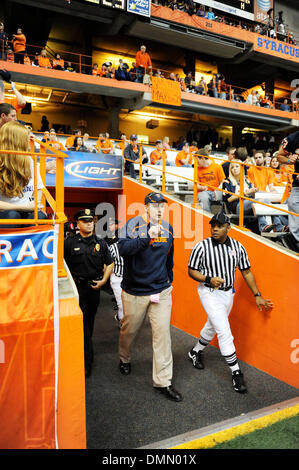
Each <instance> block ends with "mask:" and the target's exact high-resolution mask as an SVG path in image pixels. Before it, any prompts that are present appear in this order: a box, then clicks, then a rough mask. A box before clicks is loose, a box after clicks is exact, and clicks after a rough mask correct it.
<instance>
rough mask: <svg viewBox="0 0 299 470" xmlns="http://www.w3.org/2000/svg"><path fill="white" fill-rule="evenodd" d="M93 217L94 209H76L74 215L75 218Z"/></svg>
mask: <svg viewBox="0 0 299 470" xmlns="http://www.w3.org/2000/svg"><path fill="white" fill-rule="evenodd" d="M93 218H94V211H93V210H92V209H82V210H80V211H78V212H77V213H76V214H75V216H74V219H75V220H82V219H89V220H92V219H93Z"/></svg>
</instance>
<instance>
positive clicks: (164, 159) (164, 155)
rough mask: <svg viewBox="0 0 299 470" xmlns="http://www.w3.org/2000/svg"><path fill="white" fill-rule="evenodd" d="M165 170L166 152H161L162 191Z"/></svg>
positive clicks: (163, 188)
mask: <svg viewBox="0 0 299 470" xmlns="http://www.w3.org/2000/svg"><path fill="white" fill-rule="evenodd" d="M165 170H166V153H165V152H162V193H163V194H164V193H165V181H166V177H165Z"/></svg>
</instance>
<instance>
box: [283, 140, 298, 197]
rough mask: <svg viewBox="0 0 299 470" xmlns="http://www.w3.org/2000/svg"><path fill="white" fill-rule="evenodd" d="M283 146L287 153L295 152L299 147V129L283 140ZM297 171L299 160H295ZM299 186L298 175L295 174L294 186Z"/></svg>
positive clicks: (296, 171)
mask: <svg viewBox="0 0 299 470" xmlns="http://www.w3.org/2000/svg"><path fill="white" fill-rule="evenodd" d="M282 148H283V150H284V152H285V154H286V155H289V154H294V153H295V152H296V150H298V149H299V131H297V132H293V134H290V135H288V136H287V137H286V138H285V139H283V141H282ZM298 156H299V155H298ZM295 173H299V160H297V161H296V162H295ZM294 187H299V180H297V175H293V188H294Z"/></svg>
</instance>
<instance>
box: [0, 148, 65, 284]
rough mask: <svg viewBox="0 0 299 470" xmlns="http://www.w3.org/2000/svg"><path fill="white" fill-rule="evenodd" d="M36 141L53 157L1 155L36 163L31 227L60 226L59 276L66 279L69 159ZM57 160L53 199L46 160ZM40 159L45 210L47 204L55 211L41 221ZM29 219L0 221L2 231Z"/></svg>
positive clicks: (47, 155)
mask: <svg viewBox="0 0 299 470" xmlns="http://www.w3.org/2000/svg"><path fill="white" fill-rule="evenodd" d="M34 141H35V142H36V143H38V144H40V145H43V146H44V147H46V148H47V149H48V150H50V151H51V153H52V154H51V155H49V154H46V153H41V152H19V151H15V150H0V154H3V153H4V154H14V155H29V156H30V157H32V158H33V163H34V192H33V194H34V217H33V219H30V225H35V226H38V225H52V224H53V225H54V224H58V225H59V234H58V259H57V267H58V276H59V277H65V276H66V275H67V274H66V271H65V269H64V264H63V257H64V256H63V255H64V223H65V222H67V217H66V215H65V213H64V159H65V158H67V155H66V154H65V153H63V152H61V151H59V150H57V149H55V148H53V147H51V146H49V145H48V144H47V143H44V142H41V141H39V140H37V139H34ZM49 156H50V157H51V158H55V159H56V192H55V199H54V198H53V197H52V195H51V194H50V192H49V191H48V190H47V188H46V158H49ZM38 157H39V158H40V175H41V178H42V180H43V183H44V185H45V187H44V188H43V189H42V193H43V199H42V204H43V208H44V209H45V208H46V203H48V204H49V206H50V207H51V209H52V211H53V216H52V219H39V218H38V197H37V163H38V162H37V159H38ZM28 220H29V219H0V229H1V224H5V225H28Z"/></svg>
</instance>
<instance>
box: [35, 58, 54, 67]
mask: <svg viewBox="0 0 299 470" xmlns="http://www.w3.org/2000/svg"><path fill="white" fill-rule="evenodd" d="M38 65H39V66H40V67H50V68H52V65H51V62H50V59H49V58H48V57H39V59H38Z"/></svg>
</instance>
